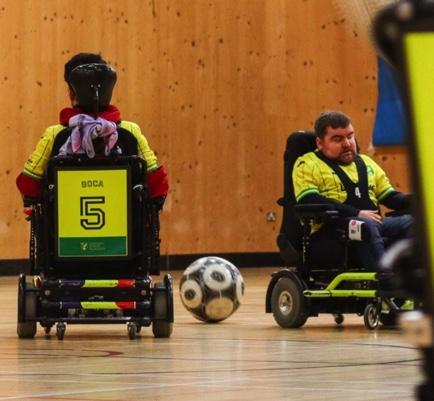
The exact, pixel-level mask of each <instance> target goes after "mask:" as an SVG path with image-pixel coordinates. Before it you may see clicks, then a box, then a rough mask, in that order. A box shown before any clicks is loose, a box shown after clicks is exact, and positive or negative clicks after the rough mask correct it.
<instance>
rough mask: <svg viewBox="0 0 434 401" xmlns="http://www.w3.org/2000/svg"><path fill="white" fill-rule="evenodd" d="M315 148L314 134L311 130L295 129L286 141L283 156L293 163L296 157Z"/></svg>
mask: <svg viewBox="0 0 434 401" xmlns="http://www.w3.org/2000/svg"><path fill="white" fill-rule="evenodd" d="M315 149H316V136H315V134H314V133H313V132H307V131H296V132H294V133H292V134H291V135H290V136H289V137H288V140H287V142H286V153H285V158H286V159H287V161H292V163H294V162H295V161H296V160H297V158H298V157H300V156H302V155H304V154H305V153H307V152H312V151H314V150H315ZM291 168H292V166H291Z"/></svg>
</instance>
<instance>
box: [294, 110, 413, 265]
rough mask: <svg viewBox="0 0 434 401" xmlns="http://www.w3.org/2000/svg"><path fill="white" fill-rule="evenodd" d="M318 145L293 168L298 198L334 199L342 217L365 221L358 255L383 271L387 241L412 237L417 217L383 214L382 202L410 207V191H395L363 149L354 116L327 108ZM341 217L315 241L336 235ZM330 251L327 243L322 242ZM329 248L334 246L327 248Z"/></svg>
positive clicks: (321, 117) (321, 119)
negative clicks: (360, 149) (365, 233)
mask: <svg viewBox="0 0 434 401" xmlns="http://www.w3.org/2000/svg"><path fill="white" fill-rule="evenodd" d="M315 134H316V144H317V148H318V149H317V150H316V151H314V152H309V153H306V154H304V155H303V156H301V157H299V158H298V159H297V161H296V162H295V165H294V169H293V183H294V193H295V198H296V200H297V202H298V203H301V204H303V203H305V204H307V203H315V204H330V205H333V207H334V208H336V209H337V210H338V211H339V215H340V216H342V217H350V218H353V219H356V220H360V221H361V222H363V223H364V224H365V225H366V226H367V228H368V231H369V236H368V237H369V240H368V241H367V242H356V243H354V246H353V251H354V252H355V255H354V258H353V260H356V261H357V262H358V264H359V265H360V266H363V267H364V268H365V269H367V270H371V271H378V270H379V263H378V262H379V260H380V259H381V257H382V256H383V255H384V252H385V247H386V245H387V244H386V241H388V242H389V241H390V242H394V241H396V240H399V239H403V238H409V237H411V227H412V223H413V218H412V217H411V216H410V215H408V214H402V215H399V216H395V217H382V216H381V213H380V210H379V205H380V204H382V205H385V206H386V207H387V208H389V209H392V210H395V211H406V210H408V209H409V207H410V200H411V195H409V194H403V193H401V192H399V191H396V190H395V189H394V188H393V186H392V185H391V184H390V182H389V179H388V177H387V176H386V174H385V172H384V171H383V170H382V169H381V167H380V166H378V164H376V163H375V162H374V161H373V160H372V159H371V158H370V157H368V156H366V155H362V154H359V153H358V149H357V143H356V136H355V132H354V128H353V126H352V124H351V120H350V119H349V117H348V116H346V115H345V114H343V113H341V112H338V111H327V112H323V113H321V114H320V115H319V117H318V118H317V119H316V121H315ZM338 224H339V222H338V221H332V222H329V223H326V224H324V225H323V226H321V227H319V228H318V227H314V228H313V232H312V242H315V243H319V244H320V243H321V242H323V243H327V242H328V241H329V240H330V239H332V238H336V235H337V230H336V228H337V225H338ZM323 250H324V252H325V254H324V255H323V256H322V257H324V256H325V255H327V249H326V248H323ZM328 253H329V254H330V250H329V251H328Z"/></svg>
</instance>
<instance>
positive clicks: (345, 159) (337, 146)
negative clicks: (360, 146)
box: [316, 124, 357, 164]
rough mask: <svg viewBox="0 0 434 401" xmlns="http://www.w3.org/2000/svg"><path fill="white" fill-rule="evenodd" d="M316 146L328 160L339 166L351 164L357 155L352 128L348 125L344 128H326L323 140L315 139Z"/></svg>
mask: <svg viewBox="0 0 434 401" xmlns="http://www.w3.org/2000/svg"><path fill="white" fill-rule="evenodd" d="M316 146H317V147H318V149H320V150H321V151H322V152H323V154H324V156H326V157H328V158H329V159H331V160H333V161H335V162H337V163H341V164H351V163H352V162H353V160H354V158H355V157H356V154H357V145H356V138H355V134H354V129H353V126H352V125H351V124H349V125H348V127H346V128H332V127H327V131H326V134H325V136H324V138H318V137H317V138H316Z"/></svg>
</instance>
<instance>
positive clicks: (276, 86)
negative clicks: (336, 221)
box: [0, 0, 405, 259]
mask: <svg viewBox="0 0 434 401" xmlns="http://www.w3.org/2000/svg"><path fill="white" fill-rule="evenodd" d="M0 30H1V31H0V38H1V39H0V40H1V45H2V46H1V48H2V54H3V57H2V58H1V59H0V88H1V94H2V95H1V98H0V102H1V103H0V104H1V107H0V117H1V118H0V127H1V131H2V135H3V138H4V140H3V143H2V146H1V147H0V154H1V159H0V187H1V188H2V189H3V196H2V197H0V211H1V216H0V255H1V256H0V258H3V259H8V258H22V257H25V256H26V253H27V229H28V227H27V225H26V224H25V222H24V221H23V217H22V214H21V204H20V198H19V196H18V193H17V191H16V190H15V184H14V180H15V177H16V175H17V174H18V173H19V171H20V170H21V168H22V165H23V163H24V161H25V159H26V157H27V155H28V154H29V153H30V152H31V150H32V149H33V147H34V145H35V143H36V141H37V140H38V138H39V136H40V135H41V133H42V132H43V130H44V128H45V127H46V126H47V125H51V124H53V123H55V122H56V120H57V114H58V110H59V109H60V108H61V107H63V106H66V105H67V104H68V101H67V97H66V88H65V84H64V83H63V64H64V62H65V61H67V60H68V59H69V57H71V56H72V55H73V54H75V53H77V52H79V51H93V52H99V51H100V52H101V53H102V55H103V56H104V57H106V58H107V59H108V60H110V61H111V62H112V63H113V64H114V65H115V66H116V68H117V71H118V85H117V87H116V90H115V94H114V97H113V99H114V103H116V104H117V105H119V107H120V108H121V110H122V113H123V116H124V118H125V119H130V120H134V121H136V122H138V123H139V124H140V125H141V127H142V129H143V131H144V132H145V133H146V136H147V138H148V140H149V141H150V143H151V145H152V147H153V148H154V149H155V150H156V152H157V153H158V157H159V159H160V162H161V163H163V164H165V165H167V166H168V168H169V171H170V183H171V193H170V196H169V197H168V200H167V203H166V206H165V211H164V213H163V216H162V238H163V243H162V247H163V249H162V250H163V253H168V254H179V253H181V254H184V253H196V252H204V253H215V252H263V251H274V250H275V249H276V247H275V237H276V233H277V231H278V229H279V225H280V217H281V211H280V209H279V207H278V206H277V205H276V199H277V198H278V197H279V196H281V194H282V190H283V189H282V176H283V162H282V154H283V150H284V144H285V140H286V136H287V134H288V133H289V132H291V131H294V130H298V129H311V127H312V124H313V120H314V118H315V116H316V115H317V114H318V113H319V112H320V111H321V110H322V109H325V108H327V109H341V110H343V111H345V112H347V113H348V114H350V115H351V116H352V118H353V121H354V125H355V127H356V129H357V131H358V134H359V140H360V142H361V144H362V148H363V149H367V148H368V146H369V142H370V136H371V131H372V123H373V117H374V111H375V109H374V108H375V101H376V63H375V54H374V52H373V49H372V48H371V46H370V45H369V44H368V43H366V42H364V41H363V40H361V39H360V38H359V37H358V36H357V34H356V33H354V31H353V30H351V29H348V27H347V26H346V22H345V19H344V18H343V17H342V16H341V15H340V14H339V13H338V12H337V11H336V9H335V8H334V7H333V3H332V0H171V1H170V0H146V1H145V0H92V1H90V0H89V1H86V0H75V1H74V2H69V1H66V0H40V1H33V0H10V1H8V0H3V1H0ZM378 157H379V159H380V162H381V154H380V155H379V156H378ZM387 157H389V158H392V157H393V155H392V156H390V155H389V156H387ZM391 164H392V165H393V166H395V167H396V164H394V163H391ZM404 170H405V167H404V166H401V165H400V166H399V167H396V168H395V171H394V174H396V177H399V178H397V182H398V183H399V182H401V178H400V174H401V173H402V171H404ZM401 175H402V174H401ZM268 212H273V213H275V214H276V218H277V221H274V222H273V221H271V222H267V220H266V214H267V213H268Z"/></svg>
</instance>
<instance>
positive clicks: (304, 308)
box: [265, 268, 413, 330]
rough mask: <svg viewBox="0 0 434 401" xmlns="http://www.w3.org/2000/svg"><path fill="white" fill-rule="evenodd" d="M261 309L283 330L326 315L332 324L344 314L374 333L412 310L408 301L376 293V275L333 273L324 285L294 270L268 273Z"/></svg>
mask: <svg viewBox="0 0 434 401" xmlns="http://www.w3.org/2000/svg"><path fill="white" fill-rule="evenodd" d="M265 305H266V306H265V308H266V312H267V313H272V314H273V317H274V319H275V321H276V322H277V324H278V325H279V326H280V327H283V328H298V327H301V326H303V325H304V324H305V322H306V321H307V319H308V318H309V317H313V316H318V315H319V314H321V313H330V314H332V315H333V316H334V320H335V322H336V324H338V325H340V324H342V323H343V321H344V314H347V313H355V314H357V315H359V316H363V320H364V324H365V326H366V327H367V328H368V329H370V330H374V329H376V328H377V327H378V325H379V323H381V324H382V325H383V326H389V327H392V326H395V324H396V321H397V317H398V314H399V313H401V312H402V311H404V310H408V309H412V308H413V304H412V302H411V301H403V300H398V299H394V298H392V297H384V296H382V295H381V293H380V292H379V291H378V281H377V274H376V273H370V272H342V273H337V274H335V275H334V277H333V278H332V279H331V281H329V282H328V283H324V282H319V281H317V280H314V279H312V278H310V279H308V280H304V279H303V278H302V277H301V275H300V274H299V273H298V272H297V270H296V269H295V268H294V269H288V268H285V269H281V270H280V271H278V272H275V273H273V274H272V278H271V280H270V283H269V285H268V288H267V293H266V301H265Z"/></svg>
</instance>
